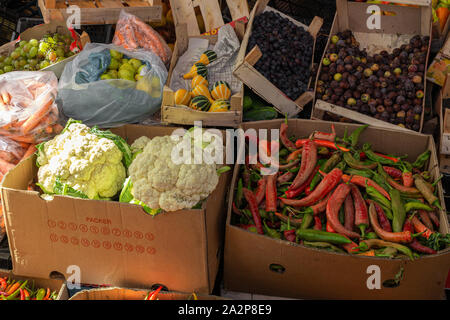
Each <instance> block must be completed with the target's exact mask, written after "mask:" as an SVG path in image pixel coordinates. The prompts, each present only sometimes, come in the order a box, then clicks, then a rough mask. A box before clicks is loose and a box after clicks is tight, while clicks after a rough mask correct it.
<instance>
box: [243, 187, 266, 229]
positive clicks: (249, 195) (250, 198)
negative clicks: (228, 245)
mask: <svg viewBox="0 0 450 320" xmlns="http://www.w3.org/2000/svg"><path fill="white" fill-rule="evenodd" d="M242 190H243V192H244V197H245V200H247V203H248V206H249V208H250V212H251V213H252V216H253V221H254V222H255V225H256V230H258V233H259V234H264V230H263V227H262V222H261V216H260V215H259V209H258V204H257V202H256V198H255V195H254V194H253V192H251V191H250V190H249V189H247V188H242Z"/></svg>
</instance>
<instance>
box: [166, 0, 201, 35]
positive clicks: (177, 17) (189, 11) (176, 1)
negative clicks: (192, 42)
mask: <svg viewBox="0 0 450 320" xmlns="http://www.w3.org/2000/svg"><path fill="white" fill-rule="evenodd" d="M170 6H171V8H172V14H173V19H174V22H175V27H176V26H177V25H178V24H181V23H186V24H187V26H188V32H189V35H190V36H196V35H199V34H200V29H199V27H198V23H197V18H196V17H195V11H194V7H193V4H192V1H186V0H170Z"/></svg>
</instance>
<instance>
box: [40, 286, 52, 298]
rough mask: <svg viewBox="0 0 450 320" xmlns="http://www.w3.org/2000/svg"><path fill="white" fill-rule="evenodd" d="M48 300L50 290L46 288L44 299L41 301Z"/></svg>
mask: <svg viewBox="0 0 450 320" xmlns="http://www.w3.org/2000/svg"><path fill="white" fill-rule="evenodd" d="M48 298H50V288H47V293H46V294H45V297H44V299H42V300H48Z"/></svg>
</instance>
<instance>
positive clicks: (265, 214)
mask: <svg viewBox="0 0 450 320" xmlns="http://www.w3.org/2000/svg"><path fill="white" fill-rule="evenodd" d="M259 215H260V216H261V219H269V220H270V219H271V216H270V214H269V213H268V212H267V211H266V210H264V209H259Z"/></svg>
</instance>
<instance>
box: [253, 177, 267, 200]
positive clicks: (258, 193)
mask: <svg viewBox="0 0 450 320" xmlns="http://www.w3.org/2000/svg"><path fill="white" fill-rule="evenodd" d="M266 177H267V176H264V177H263V178H261V179H259V180H258V186H257V187H256V190H255V198H256V204H257V205H258V206H259V205H260V204H261V202H262V201H263V200H264V196H265V195H266V185H267V178H266Z"/></svg>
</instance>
